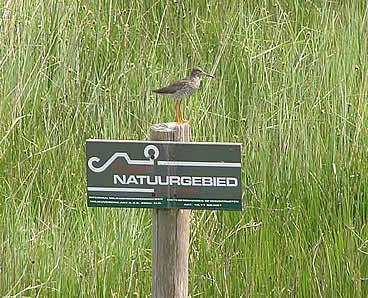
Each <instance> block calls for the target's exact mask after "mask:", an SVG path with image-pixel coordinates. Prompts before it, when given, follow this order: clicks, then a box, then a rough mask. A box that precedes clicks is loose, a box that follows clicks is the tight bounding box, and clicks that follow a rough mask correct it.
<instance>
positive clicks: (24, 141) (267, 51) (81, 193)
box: [0, 0, 368, 297]
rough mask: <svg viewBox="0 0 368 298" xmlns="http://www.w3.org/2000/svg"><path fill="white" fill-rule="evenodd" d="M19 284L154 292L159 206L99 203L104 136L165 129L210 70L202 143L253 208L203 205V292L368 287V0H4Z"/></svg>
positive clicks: (62, 292) (11, 233)
mask: <svg viewBox="0 0 368 298" xmlns="http://www.w3.org/2000/svg"><path fill="white" fill-rule="evenodd" d="M0 9H1V11H0V12H1V15H2V16H3V19H2V23H1V25H2V27H1V32H0V34H1V35H0V39H1V43H0V115H1V116H0V232H1V233H0V235H1V238H0V294H1V296H15V297H22V296H32V297H33V296H38V297H45V296H57V297H93V296H98V297H100V296H101V297H124V296H128V297H134V296H137V297H141V296H149V295H150V289H151V251H150V249H151V242H150V241H151V230H150V229H151V213H150V211H149V210H143V209H98V208H96V209H87V207H86V193H85V188H86V186H85V185H86V180H85V157H84V144H85V140H86V138H112V139H148V134H149V128H150V126H151V125H152V124H153V123H157V122H166V121H172V120H173V114H174V112H173V109H174V107H173V105H174V103H173V102H172V101H170V100H164V99H160V98H157V97H156V96H155V95H154V94H152V93H151V91H150V90H151V89H153V88H155V87H159V86H162V85H164V84H165V83H168V82H170V81H173V80H175V79H177V78H180V77H182V76H184V75H185V74H186V73H187V72H188V70H189V69H190V68H191V67H192V66H195V65H198V66H201V67H203V68H204V69H205V70H207V71H213V72H215V73H216V75H217V79H216V80H211V81H203V85H202V88H201V90H200V91H199V92H198V94H197V95H196V96H194V97H192V98H190V99H187V100H186V109H185V113H186V114H187V116H188V117H189V119H190V121H191V124H192V127H193V138H194V140H196V141H236V142H242V143H243V144H244V146H243V169H244V172H243V178H244V181H243V185H244V192H243V197H244V202H245V205H246V209H245V211H244V212H209V211H205V212H204V211H196V212H194V215H193V221H192V234H191V254H190V294H191V296H192V297H222V296H224V297H241V296H243V297H247V296H251V297H260V296H264V297H269V296H282V297H283V296H297V297H311V296H313V297H318V296H320V297H359V296H360V297H366V296H367V295H368V259H367V254H368V240H367V239H368V228H367V225H366V224H367V216H368V214H367V213H368V201H367V185H368V184H367V183H368V171H367V170H368V169H367V163H368V151H367V143H368V131H367V117H368V115H367V112H368V111H367V98H368V61H367V53H368V43H367V33H368V30H367V25H368V24H367V13H368V6H367V3H366V1H363V0H361V1H354V0H347V1H291V0H283V1H281V0H280V1H228V2H221V1H194V0H189V1H112V0H111V1H82V0H79V1H68V0H65V1H56V0H50V1H5V0H4V1H2V2H1V4H0Z"/></svg>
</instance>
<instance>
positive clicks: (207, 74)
mask: <svg viewBox="0 0 368 298" xmlns="http://www.w3.org/2000/svg"><path fill="white" fill-rule="evenodd" d="M202 75H204V76H206V77H210V78H212V79H214V78H215V76H213V75H210V74H209V73H207V72H204V71H203V72H202Z"/></svg>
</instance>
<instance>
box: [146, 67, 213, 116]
mask: <svg viewBox="0 0 368 298" xmlns="http://www.w3.org/2000/svg"><path fill="white" fill-rule="evenodd" d="M202 76H206V77H210V78H215V77H214V76H212V75H210V74H208V73H206V72H204V71H203V70H202V69H200V68H199V67H194V68H193V69H192V72H191V74H190V76H189V77H186V78H185V79H183V80H179V81H176V82H175V83H172V84H171V85H169V86H166V87H163V88H160V89H156V90H152V91H153V92H155V93H158V94H161V95H164V96H169V97H172V98H174V99H176V107H175V121H176V123H187V122H188V121H187V120H184V119H183V115H182V112H181V107H180V104H181V100H182V99H183V97H185V96H190V95H193V94H194V92H196V90H197V89H198V88H199V85H200V82H201V77H202Z"/></svg>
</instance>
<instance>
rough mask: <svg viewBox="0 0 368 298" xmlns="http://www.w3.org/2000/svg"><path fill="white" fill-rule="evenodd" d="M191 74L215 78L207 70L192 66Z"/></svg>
mask: <svg viewBox="0 0 368 298" xmlns="http://www.w3.org/2000/svg"><path fill="white" fill-rule="evenodd" d="M192 76H193V77H202V76H206V77H210V78H213V79H214V78H215V77H214V76H212V75H210V74H209V73H207V72H204V71H203V70H202V69H200V68H199V67H194V68H193V69H192Z"/></svg>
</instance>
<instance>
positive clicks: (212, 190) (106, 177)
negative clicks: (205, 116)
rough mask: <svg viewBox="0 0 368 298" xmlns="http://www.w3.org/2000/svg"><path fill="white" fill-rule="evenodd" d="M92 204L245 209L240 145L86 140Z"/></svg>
mask: <svg viewBox="0 0 368 298" xmlns="http://www.w3.org/2000/svg"><path fill="white" fill-rule="evenodd" d="M86 153H87V194H88V206H89V207H130V208H184V209H212V210H213V209H215V210H220V209H221V210H241V209H242V202H241V194H242V191H241V189H242V188H241V144H234V143H193V142H191V143H182V142H156V141H152V142H151V141H109V140H87V144H86Z"/></svg>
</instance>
